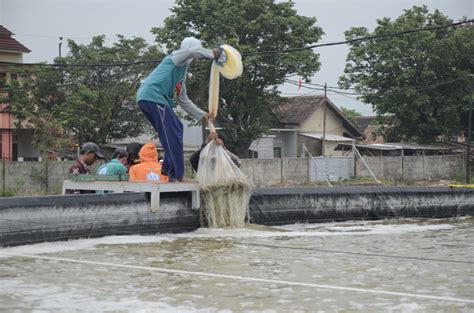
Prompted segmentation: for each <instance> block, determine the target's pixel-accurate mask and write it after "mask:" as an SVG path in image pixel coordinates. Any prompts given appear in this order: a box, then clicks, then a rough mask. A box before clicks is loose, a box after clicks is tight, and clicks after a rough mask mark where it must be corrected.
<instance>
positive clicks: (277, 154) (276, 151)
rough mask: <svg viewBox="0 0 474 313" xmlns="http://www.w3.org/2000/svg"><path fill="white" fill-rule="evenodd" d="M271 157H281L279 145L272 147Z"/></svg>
mask: <svg viewBox="0 0 474 313" xmlns="http://www.w3.org/2000/svg"><path fill="white" fill-rule="evenodd" d="M273 157H274V158H281V147H274V148H273Z"/></svg>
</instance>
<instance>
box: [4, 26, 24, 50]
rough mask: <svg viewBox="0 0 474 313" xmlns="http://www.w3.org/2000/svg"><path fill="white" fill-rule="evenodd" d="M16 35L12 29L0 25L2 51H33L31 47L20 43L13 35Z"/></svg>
mask: <svg viewBox="0 0 474 313" xmlns="http://www.w3.org/2000/svg"><path fill="white" fill-rule="evenodd" d="M12 35H14V34H13V33H12V32H11V31H9V30H8V29H6V28H5V27H3V26H2V25H0V51H7V52H21V53H28V52H31V50H30V49H28V48H27V47H25V46H24V45H22V44H21V43H19V42H18V41H17V40H16V39H14V38H12V37H11V36H12Z"/></svg>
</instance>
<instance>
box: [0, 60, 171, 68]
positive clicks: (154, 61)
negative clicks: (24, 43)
mask: <svg viewBox="0 0 474 313" xmlns="http://www.w3.org/2000/svg"><path fill="white" fill-rule="evenodd" d="M161 61H162V59H161V60H152V61H136V62H125V63H95V64H70V63H15V62H4V61H0V65H3V66H44V67H52V68H65V67H120V66H133V65H141V64H159V63H161Z"/></svg>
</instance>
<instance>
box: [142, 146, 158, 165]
mask: <svg viewBox="0 0 474 313" xmlns="http://www.w3.org/2000/svg"><path fill="white" fill-rule="evenodd" d="M138 155H139V156H140V162H158V151H156V146H155V145H154V144H153V143H152V142H149V143H147V144H145V145H144V146H143V147H142V148H141V149H140V152H139V153H138Z"/></svg>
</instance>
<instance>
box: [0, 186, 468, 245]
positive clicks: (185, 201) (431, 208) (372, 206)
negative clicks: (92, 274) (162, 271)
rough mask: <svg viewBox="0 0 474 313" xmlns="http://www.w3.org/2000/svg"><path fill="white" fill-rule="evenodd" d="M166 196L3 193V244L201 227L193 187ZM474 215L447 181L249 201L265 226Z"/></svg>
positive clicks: (304, 191) (297, 191)
mask: <svg viewBox="0 0 474 313" xmlns="http://www.w3.org/2000/svg"><path fill="white" fill-rule="evenodd" d="M160 198H161V199H160V210H159V211H158V212H151V211H150V209H149V198H148V197H147V196H146V194H144V193H123V194H104V195H94V194H92V195H91V194H88V195H87V194H83V195H64V196H40V197H18V198H0V246H15V245H23V244H32V243H38V242H45V241H59V240H68V239H77V238H93V237H102V236H111V235H132V234H142V235H143V234H157V233H182V232H189V231H193V230H195V229H197V228H198V227H200V224H199V212H198V211H196V210H192V209H191V194H190V193H162V194H161V195H160ZM473 214H474V189H462V188H461V189H459V188H449V187H331V188H329V187H328V188H320V187H318V188H314V187H313V188H310V187H291V188H259V189H257V190H255V192H254V194H253V195H252V197H251V199H250V204H249V216H250V222H251V223H256V224H263V225H284V224H293V223H321V222H329V221H348V220H377V219H384V218H399V217H426V218H443V217H444V218H446V217H456V216H464V215H473Z"/></svg>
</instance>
